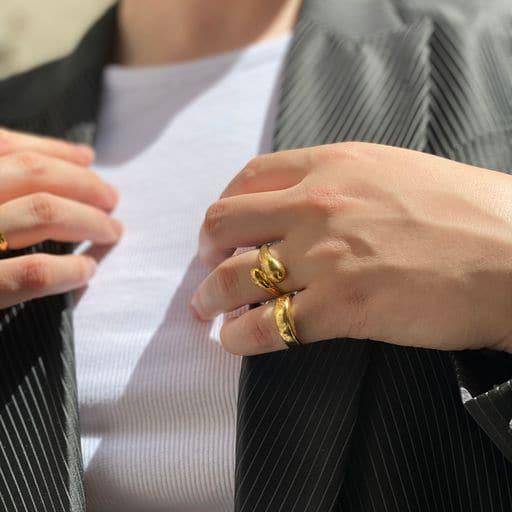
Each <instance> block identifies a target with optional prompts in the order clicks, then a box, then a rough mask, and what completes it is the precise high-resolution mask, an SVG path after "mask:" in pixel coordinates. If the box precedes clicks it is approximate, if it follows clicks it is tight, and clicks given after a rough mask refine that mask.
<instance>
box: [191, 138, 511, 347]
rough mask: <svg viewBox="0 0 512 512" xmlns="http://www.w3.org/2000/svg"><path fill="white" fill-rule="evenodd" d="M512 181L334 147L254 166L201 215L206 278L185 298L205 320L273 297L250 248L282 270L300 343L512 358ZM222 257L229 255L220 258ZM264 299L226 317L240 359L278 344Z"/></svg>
mask: <svg viewBox="0 0 512 512" xmlns="http://www.w3.org/2000/svg"><path fill="white" fill-rule="evenodd" d="M511 205H512V177H510V176H509V175H506V174H503V173H499V172H494V171H490V170H486V169H480V168H477V167H472V166H469V165H463V164H460V163H457V162H453V161H450V160H445V159H442V158H439V157H436V156H432V155H427V154H424V153H419V152H415V151H410V150H406V149H399V148H392V147H387V146H380V145H376V144H364V143H357V142H350V143H340V144H334V145H329V146H321V147H316V148H311V149H302V150H295V151H289V152H282V153H276V154H273V155H264V156H261V157H257V158H255V159H254V160H252V161H251V162H250V163H249V164H248V165H247V167H246V168H245V169H243V170H242V171H241V172H240V173H239V174H238V175H237V176H236V177H235V178H234V179H233V181H232V182H231V183H230V184H229V185H228V187H227V188H226V190H225V192H224V193H223V196H222V198H221V199H220V200H219V201H218V202H216V203H215V204H213V205H212V206H211V207H210V208H209V210H208V212H207V213H206V217H205V221H204V224H203V226H202V229H201V236H200V256H201V258H202V259H203V261H204V262H205V263H207V264H209V265H211V266H213V267H215V268H214V270H213V271H212V273H211V274H210V275H209V276H208V277H207V278H206V280H205V281H204V282H203V283H202V284H201V285H200V287H199V288H198V290H197V292H196V293H195V295H194V297H193V299H192V306H193V308H194V310H195V311H196V313H197V315H198V316H199V317H200V318H201V319H203V320H208V319H211V318H213V317H214V316H216V315H217V314H219V313H223V312H229V311H233V310H235V309H237V308H238V307H239V306H242V305H245V304H256V303H262V302H264V301H267V300H269V299H271V296H270V295H269V294H268V292H266V291H265V290H263V289H261V288H258V287H257V286H255V285H254V284H253V283H252V281H251V280H250V269H251V268H253V267H257V266H258V264H257V255H258V252H257V251H256V250H250V251H248V252H245V253H243V254H240V255H236V256H233V257H227V256H230V255H231V254H232V252H233V248H236V247H250V246H258V245H260V244H263V243H266V242H269V241H272V240H278V241H281V243H279V244H275V245H273V246H272V249H271V252H272V254H273V255H274V256H275V257H277V258H278V259H280V260H281V261H282V262H283V263H284V265H285V266H286V268H287V269H288V276H287V278H286V279H285V281H284V282H282V283H281V285H280V288H281V290H283V291H285V292H291V291H298V293H297V295H296V296H295V297H294V298H293V315H294V318H295V323H296V326H297V331H298V336H299V339H300V340H301V341H302V342H303V343H313V342H318V341H319V340H326V339H332V338H343V337H350V338H355V339H373V340H377V341H383V342H388V343H393V344H398V345H408V346H415V347H427V348H435V349H441V350H459V349H478V348H491V349H499V350H507V351H511V350H512V315H511V314H510V312H511V311H512V206H511ZM226 257H227V259H226ZM272 308H273V306H272V304H266V305H262V306H259V307H257V308H255V309H252V310H249V311H248V312H246V313H244V314H242V315H241V316H239V317H237V318H234V319H229V320H227V321H226V322H225V324H224V326H223V328H222V331H221V341H222V344H223V346H224V347H225V348H226V350H228V351H229V352H232V353H234V354H244V355H252V354H260V353H264V352H271V351H276V350H281V349H283V348H285V345H284V343H283V342H282V341H281V339H280V337H279V333H278V331H277V328H276V325H275V322H274V318H273V314H272Z"/></svg>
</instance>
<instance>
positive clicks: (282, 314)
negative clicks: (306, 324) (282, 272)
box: [274, 294, 302, 347]
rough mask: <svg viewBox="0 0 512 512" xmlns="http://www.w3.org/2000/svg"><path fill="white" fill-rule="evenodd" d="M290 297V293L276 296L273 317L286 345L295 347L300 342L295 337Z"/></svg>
mask: <svg viewBox="0 0 512 512" xmlns="http://www.w3.org/2000/svg"><path fill="white" fill-rule="evenodd" d="M291 308H292V298H291V295H290V294H287V295H283V296H281V297H278V298H277V299H276V300H275V304H274V318H275V321H276V325H277V329H278V330H279V335H280V336H281V339H282V340H283V341H284V342H285V343H286V345H288V347H297V346H299V345H302V343H301V342H300V341H299V339H298V338H297V331H296V329H295V322H294V321H293V315H292V310H291Z"/></svg>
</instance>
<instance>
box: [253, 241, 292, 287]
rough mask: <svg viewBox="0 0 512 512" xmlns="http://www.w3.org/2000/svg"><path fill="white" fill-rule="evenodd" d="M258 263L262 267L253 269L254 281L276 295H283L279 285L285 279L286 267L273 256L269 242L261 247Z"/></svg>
mask: <svg viewBox="0 0 512 512" xmlns="http://www.w3.org/2000/svg"><path fill="white" fill-rule="evenodd" d="M258 263H259V265H260V268H253V269H251V279H252V282H253V283H254V284H255V285H256V286H259V287H260V288H263V289H264V290H266V291H268V292H270V293H271V294H272V295H274V296H275V297H280V296H281V295H283V292H282V291H281V290H280V289H279V287H278V286H277V285H278V284H279V283H281V282H283V281H284V280H285V278H286V268H285V266H284V265H283V264H282V263H281V262H280V261H279V260H278V259H277V258H274V256H272V253H271V252H270V247H269V245H268V244H266V245H262V246H261V247H260V251H259V253H258Z"/></svg>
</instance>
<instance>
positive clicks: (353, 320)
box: [343, 289, 368, 339]
mask: <svg viewBox="0 0 512 512" xmlns="http://www.w3.org/2000/svg"><path fill="white" fill-rule="evenodd" d="M343 302H344V304H345V310H346V311H347V312H348V326H347V336H348V337H349V338H356V339H361V338H364V337H366V336H365V335H364V333H365V330H366V326H367V322H368V295H367V294H366V293H365V292H364V291H362V290H358V289H354V290H351V291H350V292H349V293H347V294H345V296H344V300H343Z"/></svg>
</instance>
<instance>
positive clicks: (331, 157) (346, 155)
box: [317, 141, 364, 164]
mask: <svg viewBox="0 0 512 512" xmlns="http://www.w3.org/2000/svg"><path fill="white" fill-rule="evenodd" d="M363 151H364V143H361V142H356V141H347V142H337V143H335V144H326V145H325V146H321V148H320V149H319V151H318V153H317V155H318V157H319V158H320V163H324V164H325V163H331V162H332V163H340V162H350V161H355V160H357V159H359V158H360V156H361V154H362V153H363Z"/></svg>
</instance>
